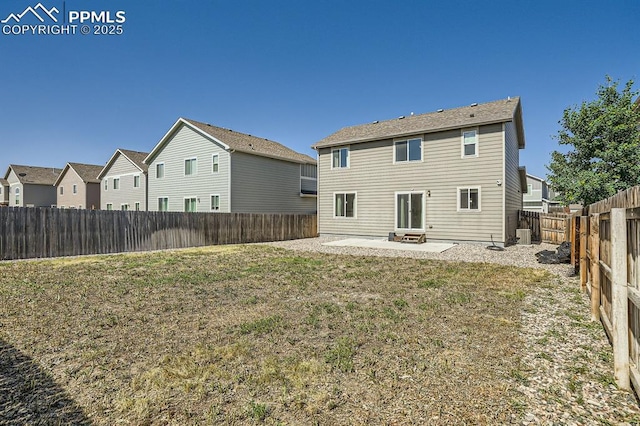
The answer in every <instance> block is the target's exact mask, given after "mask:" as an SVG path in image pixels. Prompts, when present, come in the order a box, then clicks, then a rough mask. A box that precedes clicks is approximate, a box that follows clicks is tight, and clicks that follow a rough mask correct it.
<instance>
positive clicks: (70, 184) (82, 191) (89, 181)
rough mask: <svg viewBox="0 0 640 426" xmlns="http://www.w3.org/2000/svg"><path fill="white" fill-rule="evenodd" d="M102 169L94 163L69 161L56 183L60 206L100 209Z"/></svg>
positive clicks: (62, 207) (58, 204)
mask: <svg viewBox="0 0 640 426" xmlns="http://www.w3.org/2000/svg"><path fill="white" fill-rule="evenodd" d="M101 170H102V166H97V165H93V164H81V163H67V165H66V166H65V167H64V169H62V173H60V176H58V179H57V180H56V182H55V184H54V185H55V187H56V194H57V206H58V208H61V209H64V208H67V209H90V210H95V209H99V208H100V180H99V179H98V173H100V171H101Z"/></svg>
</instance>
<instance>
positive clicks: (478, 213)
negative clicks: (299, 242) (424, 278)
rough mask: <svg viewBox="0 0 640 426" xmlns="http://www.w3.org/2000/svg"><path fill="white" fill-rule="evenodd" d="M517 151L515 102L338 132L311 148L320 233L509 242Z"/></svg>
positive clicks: (518, 174) (521, 187)
mask: <svg viewBox="0 0 640 426" xmlns="http://www.w3.org/2000/svg"><path fill="white" fill-rule="evenodd" d="M524 146H525V139H524V126H523V121H522V108H521V104H520V99H519V98H517V97H516V98H509V99H503V100H499V101H495V102H489V103H485V104H480V105H478V104H472V105H470V106H466V107H462V108H455V109H450V110H438V111H437V112H432V113H427V114H420V115H411V116H407V117H404V116H402V117H399V118H397V119H394V120H388V121H380V122H378V121H375V122H373V123H369V124H364V125H359V126H353V127H345V128H343V129H341V130H339V131H337V132H336V133H334V134H332V135H330V136H328V137H326V138H324V139H322V140H321V141H319V142H318V143H316V144H315V145H313V148H314V149H316V150H317V151H318V158H319V159H318V179H319V187H318V228H319V232H320V234H321V235H331V234H333V235H352V236H364V237H387V236H389V234H390V233H396V234H399V235H403V234H407V233H412V234H413V233H415V234H424V235H425V236H426V238H427V241H451V242H466V241H468V242H482V243H488V242H490V241H491V240H493V241H494V242H495V243H496V244H498V245H504V244H508V243H510V242H512V241H515V233H516V227H517V222H518V210H520V209H521V208H522V192H524V191H526V184H525V183H526V178H525V173H526V172H525V170H524V168H522V167H520V166H519V150H520V149H523V148H524Z"/></svg>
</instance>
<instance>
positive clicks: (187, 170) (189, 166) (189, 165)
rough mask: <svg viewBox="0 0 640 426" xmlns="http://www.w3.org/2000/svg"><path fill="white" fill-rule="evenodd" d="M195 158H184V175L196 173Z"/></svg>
mask: <svg viewBox="0 0 640 426" xmlns="http://www.w3.org/2000/svg"><path fill="white" fill-rule="evenodd" d="M197 161H198V160H196V159H195V158H187V159H186V160H184V174H185V176H190V175H195V174H196V162H197Z"/></svg>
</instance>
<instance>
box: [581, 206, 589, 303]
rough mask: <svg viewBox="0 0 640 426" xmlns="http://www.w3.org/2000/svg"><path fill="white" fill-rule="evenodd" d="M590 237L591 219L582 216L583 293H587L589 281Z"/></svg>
mask: <svg viewBox="0 0 640 426" xmlns="http://www.w3.org/2000/svg"><path fill="white" fill-rule="evenodd" d="M588 235H589V218H588V217H586V216H580V287H581V288H582V291H587V280H588V279H589V274H588V270H587V268H588V267H589V266H588V264H587V244H588V240H587V238H588Z"/></svg>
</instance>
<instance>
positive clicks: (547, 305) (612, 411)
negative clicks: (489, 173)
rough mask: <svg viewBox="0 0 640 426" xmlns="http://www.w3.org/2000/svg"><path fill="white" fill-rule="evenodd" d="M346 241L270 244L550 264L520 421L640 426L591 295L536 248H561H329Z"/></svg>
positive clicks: (532, 303)
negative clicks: (616, 375) (616, 376)
mask: <svg viewBox="0 0 640 426" xmlns="http://www.w3.org/2000/svg"><path fill="white" fill-rule="evenodd" d="M339 239H343V238H339V237H320V238H308V239H303V240H292V241H279V242H274V243H267V244H269V245H272V246H276V247H282V248H286V249H290V250H298V251H313V252H321V253H332V254H348V255H357V256H381V257H409V258H417V259H436V260H448V261H462V262H487V263H498V264H502V265H511V266H519V267H530V268H541V269H546V270H548V271H549V272H551V273H552V274H554V275H556V278H555V279H554V281H553V283H551V284H547V285H544V284H543V285H541V286H539V287H537V288H536V289H535V290H534V291H533V292H532V293H531V294H530V295H529V296H528V297H527V298H526V299H525V304H524V309H523V313H522V331H521V337H522V339H523V341H524V344H525V345H524V346H525V347H526V348H527V351H526V352H525V353H524V354H523V356H522V371H523V375H522V377H518V378H516V380H517V381H518V390H519V392H520V393H521V394H522V416H521V417H520V418H514V419H513V423H514V424H522V425H558V424H562V425H592V424H605V425H606V424H615V425H632V424H640V408H639V407H638V402H637V400H636V399H635V396H634V395H633V394H632V393H629V392H625V391H621V390H619V389H618V388H617V387H616V385H615V382H614V380H613V354H612V351H611V346H610V345H609V342H608V340H607V337H606V334H605V332H604V329H603V328H602V325H601V324H600V323H598V322H591V321H590V315H589V309H590V308H589V300H588V297H587V296H586V295H585V294H584V293H583V292H582V291H581V290H580V283H579V281H578V279H577V277H575V276H574V273H573V268H572V267H570V266H568V265H566V264H565V265H542V264H540V263H538V262H537V260H536V257H535V253H537V252H538V251H540V250H555V249H556V248H557V246H555V245H551V244H539V245H531V246H518V245H516V246H511V247H507V248H506V249H505V250H504V251H492V250H487V249H486V248H485V246H483V245H472V244H460V245H457V246H455V247H453V248H451V249H449V250H446V251H444V252H443V253H425V252H415V251H399V250H384V249H370V248H360V247H335V246H323V245H322V243H324V242H328V241H335V240H339Z"/></svg>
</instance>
